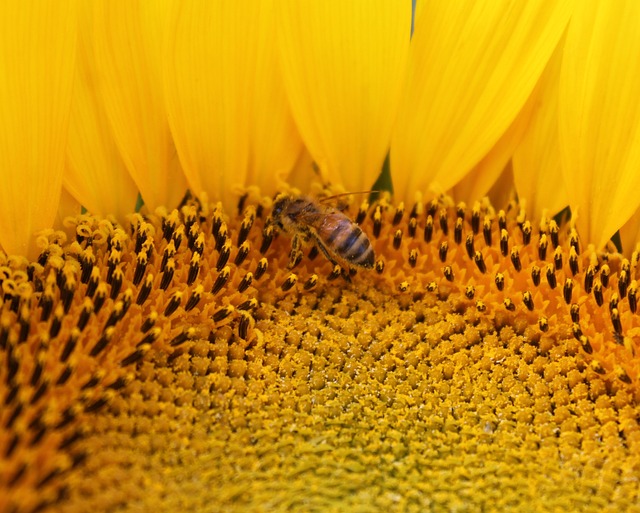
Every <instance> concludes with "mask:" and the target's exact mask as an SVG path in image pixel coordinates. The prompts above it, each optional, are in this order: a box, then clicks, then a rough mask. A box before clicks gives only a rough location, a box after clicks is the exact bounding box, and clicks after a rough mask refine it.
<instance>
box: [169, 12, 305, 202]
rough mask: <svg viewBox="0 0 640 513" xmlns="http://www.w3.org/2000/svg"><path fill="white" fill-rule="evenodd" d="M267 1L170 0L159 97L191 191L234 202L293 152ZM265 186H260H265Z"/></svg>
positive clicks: (267, 179)
mask: <svg viewBox="0 0 640 513" xmlns="http://www.w3.org/2000/svg"><path fill="white" fill-rule="evenodd" d="M275 23H276V19H275V17H274V8H273V3H272V1H266V0H265V1H261V2H257V3H256V2H252V3H250V4H248V3H243V2H232V1H228V2H208V1H200V2H186V3H180V4H178V5H176V13H175V24H174V26H173V27H172V29H171V32H170V41H169V46H168V56H167V70H166V75H165V78H166V97H167V108H168V112H169V119H170V124H171V129H172V132H173V135H174V140H175V144H176V148H177V150H178V154H179V156H180V161H181V163H182V166H183V169H184V171H185V174H186V176H187V180H188V183H189V186H190V188H191V189H192V190H193V192H194V193H196V194H199V193H200V192H203V191H204V192H206V193H207V194H208V195H209V198H211V199H216V200H217V199H221V200H222V201H223V202H224V203H225V204H226V206H227V207H231V206H232V205H235V203H236V202H237V196H233V195H231V194H229V193H228V191H234V192H238V193H239V189H241V188H243V187H245V186H247V185H250V184H252V180H256V182H257V183H264V184H267V187H268V189H269V190H274V191H275V187H276V185H277V184H276V183H275V182H276V178H277V177H278V176H282V175H284V174H286V173H287V172H288V171H289V170H290V168H291V167H292V166H293V165H294V164H295V162H296V160H297V158H298V155H299V153H300V151H301V143H300V139H299V136H298V135H297V133H296V132H295V130H294V128H293V123H292V121H291V119H292V118H291V114H290V110H289V107H288V105H287V102H286V97H285V95H284V93H283V85H282V82H281V81H282V79H281V78H280V77H279V70H278V67H277V65H276V58H277V54H276V53H275V44H276V38H275V33H274V27H275ZM265 189H267V188H265Z"/></svg>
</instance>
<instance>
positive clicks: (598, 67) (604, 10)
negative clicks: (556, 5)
mask: <svg viewBox="0 0 640 513" xmlns="http://www.w3.org/2000/svg"><path fill="white" fill-rule="evenodd" d="M639 33H640V3H638V2H635V1H628V2H582V3H579V8H577V9H576V13H575V14H574V16H573V18H572V20H571V24H570V26H569V30H568V32H567V40H566V44H565V51H564V58H563V64H562V71H561V75H560V92H559V114H558V115H559V136H560V144H561V151H562V164H563V170H564V172H565V174H564V176H565V180H566V182H567V187H568V192H569V194H570V205H571V209H572V213H573V215H574V216H576V220H577V227H578V231H579V233H580V236H581V238H582V239H583V240H585V241H589V242H592V243H594V244H596V245H597V247H599V248H601V247H603V246H604V245H605V244H606V242H607V240H608V239H609V238H610V237H611V236H612V235H613V234H614V233H615V232H616V230H617V229H618V228H620V226H622V225H623V224H624V222H625V221H626V220H627V219H629V217H630V216H631V214H632V213H633V212H634V211H635V210H636V209H637V208H638V205H639V204H640V195H638V189H639V188H640V173H639V172H638V169H640V103H639V102H638V91H640V73H638V62H640V38H639V37H638V34H639Z"/></svg>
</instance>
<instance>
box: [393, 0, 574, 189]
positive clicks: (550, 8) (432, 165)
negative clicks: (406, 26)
mask: <svg viewBox="0 0 640 513" xmlns="http://www.w3.org/2000/svg"><path fill="white" fill-rule="evenodd" d="M570 11H571V2H570V1H563V0H561V1H541V2H511V1H509V0H502V1H496V0H486V1H480V2H478V1H471V0H469V1H456V2H442V1H439V0H433V1H430V2H425V5H423V6H422V7H421V13H420V18H419V19H417V20H416V24H415V32H414V35H413V39H412V43H411V53H410V63H409V66H408V75H407V81H406V87H405V91H404V96H403V98H402V102H401V104H400V107H399V111H398V119H397V122H396V129H395V130H394V135H393V138H392V144H391V170H392V176H393V180H394V184H395V191H396V193H397V194H398V195H399V196H400V197H401V198H408V199H411V200H412V199H413V195H414V194H415V191H420V190H426V189H427V188H431V190H432V191H433V190H447V189H449V188H451V187H452V186H453V185H455V184H456V183H457V182H458V181H459V180H460V179H461V178H462V177H463V176H464V175H465V174H467V173H468V172H469V171H470V170H471V169H472V168H473V167H474V166H475V165H476V164H477V163H478V162H479V161H480V160H481V159H482V158H483V157H484V156H485V155H486V154H487V152H488V151H489V150H490V149H491V148H493V147H494V145H495V144H496V142H497V141H498V139H500V137H501V136H502V135H503V134H504V132H505V130H506V129H507V128H508V127H509V126H510V125H511V123H512V122H513V120H514V119H515V117H516V116H517V114H518V112H519V111H520V110H521V109H522V106H523V105H524V103H525V101H526V99H527V98H528V96H529V95H530V93H531V91H532V90H533V87H534V85H535V83H536V81H537V79H538V77H539V76H540V74H541V73H542V70H543V69H544V66H545V64H546V62H547V60H548V59H549V56H550V55H551V53H552V52H553V49H554V48H555V46H556V43H557V41H558V39H559V38H560V36H561V34H562V32H563V30H564V28H565V26H566V24H567V21H568V19H569V15H570Z"/></svg>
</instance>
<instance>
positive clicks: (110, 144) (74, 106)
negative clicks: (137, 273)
mask: <svg viewBox="0 0 640 513" xmlns="http://www.w3.org/2000/svg"><path fill="white" fill-rule="evenodd" d="M95 6H96V4H95V3H94V2H83V3H82V4H81V9H80V19H79V21H80V30H79V37H78V65H77V76H76V80H75V84H74V90H73V99H72V103H71V121H70V123H69V146H68V150H67V157H68V159H67V167H66V169H65V173H64V176H63V183H64V187H65V189H66V190H67V191H68V192H69V194H70V195H71V196H73V197H74V198H75V199H76V201H78V202H79V203H80V204H81V205H83V206H84V207H85V208H86V209H87V210H88V211H89V212H91V213H93V214H98V215H105V216H106V215H109V214H111V215H114V216H116V218H118V219H120V220H121V221H122V220H123V219H124V217H125V216H126V215H127V214H129V213H131V212H133V210H134V208H135V205H136V198H137V196H138V187H137V186H136V184H135V183H134V181H133V179H132V178H131V176H130V175H129V171H128V170H127V168H126V166H125V163H124V161H123V159H122V157H121V155H120V151H119V150H118V148H117V146H116V143H115V140H114V138H113V131H112V129H111V124H110V123H109V120H108V118H107V115H106V112H105V106H104V103H103V101H102V95H101V91H102V90H103V85H104V81H103V80H102V79H103V77H104V75H103V74H102V72H100V71H98V69H97V67H96V59H95V52H94V37H93V36H94V30H93V23H92V20H93V16H94V10H95Z"/></svg>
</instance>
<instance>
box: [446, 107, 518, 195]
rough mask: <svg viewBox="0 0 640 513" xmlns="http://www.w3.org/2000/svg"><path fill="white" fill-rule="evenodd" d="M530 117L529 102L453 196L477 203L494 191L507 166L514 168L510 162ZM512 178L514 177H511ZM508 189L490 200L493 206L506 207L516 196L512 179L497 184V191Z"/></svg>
mask: <svg viewBox="0 0 640 513" xmlns="http://www.w3.org/2000/svg"><path fill="white" fill-rule="evenodd" d="M530 115H531V106H530V105H529V104H528V103H527V104H525V106H524V108H523V109H522V110H521V111H520V113H519V114H518V116H517V117H516V119H515V120H514V122H513V123H512V124H511V126H510V127H509V128H508V129H507V131H506V132H505V133H504V134H502V137H500V139H498V142H497V143H496V144H495V145H494V146H493V148H491V149H490V150H489V152H488V153H487V154H486V155H485V156H484V157H483V159H482V160H481V161H480V162H478V163H477V164H476V165H475V166H474V167H473V169H472V170H471V172H469V173H467V175H465V176H464V178H462V180H460V181H459V182H458V183H457V184H456V185H455V186H454V187H453V188H452V190H451V196H452V197H454V198H456V199H458V200H464V201H475V200H477V199H479V198H482V197H483V196H485V195H486V194H487V193H488V192H489V190H491V189H492V188H494V185H495V184H496V182H497V181H498V180H499V179H501V178H502V177H503V176H504V175H505V169H506V168H507V167H509V169H511V166H510V165H509V160H510V159H511V156H512V155H513V152H514V151H515V149H516V147H517V146H518V143H519V142H520V140H521V139H522V135H523V133H524V132H525V130H526V128H527V123H528V121H529V117H530ZM509 176H513V175H512V174H509ZM507 184H508V185H507ZM505 187H508V188H509V189H510V190H508V191H507V190H504V191H501V194H499V197H495V198H494V197H492V198H491V201H492V202H493V203H494V205H501V204H504V203H505V202H504V201H501V200H502V199H503V198H508V197H509V196H510V195H511V194H512V193H513V180H511V181H510V182H509V181H508V180H507V181H502V183H501V184H499V185H497V188H498V189H504V188H505Z"/></svg>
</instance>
